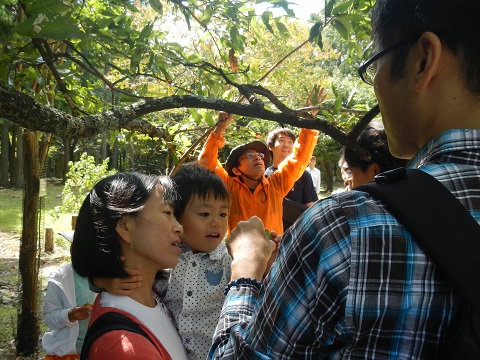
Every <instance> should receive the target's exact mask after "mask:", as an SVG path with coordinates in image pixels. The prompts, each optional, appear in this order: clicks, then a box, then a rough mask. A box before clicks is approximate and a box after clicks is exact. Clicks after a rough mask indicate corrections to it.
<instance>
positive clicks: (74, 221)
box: [72, 215, 78, 230]
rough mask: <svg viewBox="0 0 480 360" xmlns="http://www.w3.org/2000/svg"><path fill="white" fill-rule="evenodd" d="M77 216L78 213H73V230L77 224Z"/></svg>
mask: <svg viewBox="0 0 480 360" xmlns="http://www.w3.org/2000/svg"><path fill="white" fill-rule="evenodd" d="M77 218H78V215H72V230H75V226H76V225H77Z"/></svg>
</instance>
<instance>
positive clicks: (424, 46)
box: [415, 31, 442, 91]
mask: <svg viewBox="0 0 480 360" xmlns="http://www.w3.org/2000/svg"><path fill="white" fill-rule="evenodd" d="M416 46H417V54H418V58H417V59H416V62H415V66H416V67H417V72H416V78H415V90H417V91H423V90H426V89H427V88H428V86H429V85H431V83H432V81H433V80H434V79H435V78H436V76H437V74H438V73H439V70H440V67H441V59H442V57H441V55H442V41H441V40H440V38H439V37H438V36H437V35H436V34H434V33H433V32H430V31H427V32H425V33H423V34H422V35H421V36H420V38H419V39H418V41H417V45H416Z"/></svg>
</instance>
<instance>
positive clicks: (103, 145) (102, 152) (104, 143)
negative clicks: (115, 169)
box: [99, 131, 108, 163]
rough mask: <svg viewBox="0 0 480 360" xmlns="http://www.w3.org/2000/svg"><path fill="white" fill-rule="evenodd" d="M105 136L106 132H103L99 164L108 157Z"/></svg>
mask: <svg viewBox="0 0 480 360" xmlns="http://www.w3.org/2000/svg"><path fill="white" fill-rule="evenodd" d="M107 136H108V132H106V131H104V132H102V151H101V153H100V154H101V155H100V156H101V158H100V161H99V162H100V163H101V162H103V161H104V160H105V159H106V158H107V157H108V153H107V150H108V143H107Z"/></svg>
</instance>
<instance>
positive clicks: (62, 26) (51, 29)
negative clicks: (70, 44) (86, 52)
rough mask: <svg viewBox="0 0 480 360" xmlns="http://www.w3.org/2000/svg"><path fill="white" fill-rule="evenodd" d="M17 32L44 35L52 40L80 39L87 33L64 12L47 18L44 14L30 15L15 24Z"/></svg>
mask: <svg viewBox="0 0 480 360" xmlns="http://www.w3.org/2000/svg"><path fill="white" fill-rule="evenodd" d="M17 32H18V33H19V34H20V35H23V36H28V37H32V38H36V37H45V38H50V39H52V40H64V39H66V38H72V39H82V38H86V37H87V35H86V34H85V33H83V32H82V30H81V29H80V28H79V27H78V22H77V21H76V20H75V19H73V18H72V17H71V16H70V15H68V14H65V15H62V16H59V17H57V18H55V20H53V21H52V20H49V19H48V18H47V17H45V15H44V14H38V15H37V16H32V17H31V18H29V19H27V20H26V21H24V22H21V23H18V24H17Z"/></svg>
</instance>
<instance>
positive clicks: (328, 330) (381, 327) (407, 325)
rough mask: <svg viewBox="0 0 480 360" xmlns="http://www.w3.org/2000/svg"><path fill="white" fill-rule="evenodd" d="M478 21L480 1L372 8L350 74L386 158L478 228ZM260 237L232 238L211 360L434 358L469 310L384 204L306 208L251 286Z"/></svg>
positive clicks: (245, 228)
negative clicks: (372, 110) (375, 112)
mask: <svg viewBox="0 0 480 360" xmlns="http://www.w3.org/2000/svg"><path fill="white" fill-rule="evenodd" d="M479 18H480V1H478V0H377V1H376V4H375V7H374V11H373V13H372V27H373V32H374V39H375V45H376V47H375V50H376V52H375V55H374V56H373V57H372V58H371V59H370V60H368V61H367V62H366V63H365V64H364V65H363V66H362V67H360V69H359V73H360V75H361V77H362V79H363V80H364V81H365V82H367V83H369V84H373V85H374V87H375V92H376V96H377V99H378V102H379V105H380V110H381V112H382V118H383V122H384V124H385V129H386V131H387V135H388V141H389V146H390V150H391V152H392V154H393V155H395V156H396V157H399V158H405V159H409V158H412V160H411V161H410V162H409V164H408V167H409V168H419V169H421V170H423V171H426V172H428V173H430V174H431V175H433V176H434V177H435V178H437V179H438V180H439V181H441V182H442V183H443V185H445V187H447V188H448V189H449V190H450V191H451V192H452V193H453V194H454V195H455V196H456V197H457V198H458V199H459V200H460V202H461V203H462V204H463V205H464V206H465V207H466V208H467V209H468V210H469V211H470V213H471V215H472V216H474V217H475V218H476V219H477V221H480V96H479V94H480V71H479V63H480V26H478V19H479ZM445 211H448V209H445ZM419 221H421V219H419ZM462 230H463V229H461V228H459V229H458V234H459V236H462ZM262 231H263V229H262V223H261V221H260V220H259V219H258V218H252V219H250V220H249V221H248V222H240V223H239V225H238V226H237V228H236V229H235V230H234V231H233V232H232V236H231V237H230V238H229V240H228V242H229V247H230V249H231V252H232V255H233V259H234V260H233V263H232V279H234V281H233V282H232V283H231V284H230V285H229V287H228V288H227V297H226V300H225V303H224V307H223V310H222V313H221V318H220V322H219V324H218V327H217V331H216V334H215V336H214V339H213V346H212V348H211V350H210V354H209V356H210V357H211V358H222V359H234V358H235V359H324V358H328V359H435V358H437V357H439V356H440V355H441V352H442V346H443V344H444V343H445V341H446V339H447V338H448V336H449V335H450V334H451V332H452V330H454V327H455V322H456V321H458V320H459V318H460V317H461V315H462V312H463V310H464V309H465V302H464V300H463V299H462V298H461V297H460V296H459V295H458V294H457V293H456V292H455V290H454V289H453V286H452V283H451V282H450V281H448V280H447V279H446V278H445V277H444V276H442V274H440V273H439V271H438V269H437V267H436V265H435V264H434V263H433V262H432V261H431V260H430V258H429V257H427V256H426V255H425V254H424V253H423V251H422V250H421V249H420V248H419V246H418V245H417V243H416V242H415V239H414V238H412V236H411V234H410V233H409V232H408V231H407V230H406V229H405V227H404V226H403V225H402V224H400V223H399V222H398V221H397V220H396V219H395V218H394V217H393V216H392V215H391V214H389V212H388V211H387V210H386V209H385V206H384V205H383V204H382V203H381V202H380V201H378V200H375V199H374V198H373V197H371V196H370V195H369V194H367V193H364V192H360V191H350V192H344V193H341V194H338V195H334V196H332V197H331V198H328V199H326V200H324V201H321V202H317V203H316V204H314V205H313V206H312V207H311V208H310V209H309V210H307V211H306V212H305V213H304V215H303V216H302V217H301V218H300V220H299V221H298V222H297V223H296V225H295V226H292V227H291V228H290V229H289V230H288V231H287V232H286V233H285V235H284V237H283V239H282V243H281V245H280V251H279V254H278V257H277V260H276V262H275V264H274V266H273V267H272V269H271V271H270V273H269V275H268V276H267V277H266V278H265V279H264V280H263V284H262V285H263V286H262V287H261V290H260V286H259V284H258V282H259V281H261V280H262V275H263V273H264V270H265V269H266V266H267V265H266V263H267V257H268V251H266V250H270V251H272V250H273V248H274V245H273V243H272V242H267V241H266V240H265V238H264V236H263V235H262ZM479 241H480V239H479ZM452 246H455V244H452ZM266 254H267V255H266ZM472 279H473V280H475V281H477V279H476V278H475V275H474V274H472Z"/></svg>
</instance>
